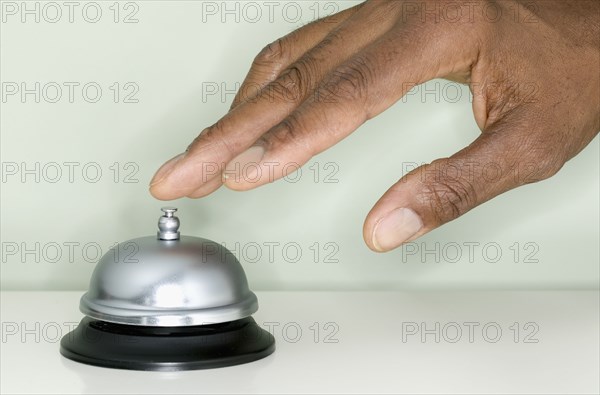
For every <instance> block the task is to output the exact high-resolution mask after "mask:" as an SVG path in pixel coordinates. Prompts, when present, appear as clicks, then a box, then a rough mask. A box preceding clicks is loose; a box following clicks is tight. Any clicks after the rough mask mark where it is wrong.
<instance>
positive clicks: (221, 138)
mask: <svg viewBox="0 0 600 395" xmlns="http://www.w3.org/2000/svg"><path fill="white" fill-rule="evenodd" d="M225 136H226V133H225V127H224V125H223V121H221V120H219V121H217V122H216V123H215V124H214V125H212V126H209V127H208V128H206V129H204V130H203V131H202V133H200V135H198V137H196V139H195V140H194V142H193V143H192V147H191V149H190V151H194V152H193V153H197V151H198V150H200V151H202V150H206V149H214V148H215V147H216V148H218V149H221V150H224V151H225V152H226V153H227V155H229V156H233V154H234V153H235V152H236V147H235V146H234V144H233V141H234V140H233V139H227V138H226V137H225Z"/></svg>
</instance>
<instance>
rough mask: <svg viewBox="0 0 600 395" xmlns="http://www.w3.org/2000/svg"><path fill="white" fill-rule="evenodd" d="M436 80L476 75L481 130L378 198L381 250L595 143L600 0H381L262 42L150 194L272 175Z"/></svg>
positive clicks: (373, 241)
mask: <svg viewBox="0 0 600 395" xmlns="http://www.w3.org/2000/svg"><path fill="white" fill-rule="evenodd" d="M433 78H446V79H448V80H452V81H457V82H461V83H465V84H468V85H469V87H470V89H471V92H472V93H473V113H474V116H475V120H476V122H477V125H478V126H479V128H480V129H481V135H480V136H479V137H478V138H477V139H476V140H475V141H473V142H472V143H471V144H470V145H469V146H467V147H465V148H464V149H462V150H461V151H459V152H457V153H456V154H454V155H452V156H451V157H449V158H442V159H438V160H435V161H433V162H432V163H430V164H428V165H425V166H422V167H420V168H418V169H416V170H414V171H412V172H410V173H409V174H407V175H405V176H404V177H402V179H400V180H399V181H398V182H397V183H396V184H395V185H392V187H391V188H390V189H389V190H388V191H387V192H386V193H385V194H384V195H383V196H382V197H381V199H380V200H379V201H378V202H377V203H376V204H375V206H374V207H373V209H372V210H371V212H370V213H369V214H368V216H367V219H366V221H365V224H364V229H363V234H364V239H365V241H366V243H367V245H368V246H369V248H371V249H373V250H375V251H389V250H392V249H394V248H396V247H398V246H400V245H401V244H403V243H405V242H407V241H411V240H414V239H416V238H417V237H420V236H422V235H423V234H425V233H427V232H429V231H431V230H433V229H435V228H437V227H438V226H440V225H443V224H445V223H446V222H449V221H452V220H453V219H455V218H457V217H459V216H461V215H463V214H464V213H466V212H467V211H469V210H470V209H472V208H474V207H476V206H477V205H479V204H481V203H483V202H485V201H487V200H489V199H492V198H493V197H495V196H497V195H499V194H501V193H503V192H506V191H508V190H510V189H512V188H515V187H518V186H520V185H524V184H527V183H532V182H537V181H540V180H543V179H546V178H548V177H551V176H552V175H554V174H555V173H556V172H557V171H558V170H559V169H560V168H561V167H562V166H563V165H564V164H565V162H566V161H568V160H569V159H571V158H572V157H574V156H575V155H577V154H578V153H579V152H580V151H581V150H582V149H583V148H584V147H585V146H586V145H587V144H589V143H590V141H591V140H592V139H593V138H594V137H595V135H596V134H597V133H598V131H599V129H600V1H598V0H591V1H586V0H562V1H552V0H537V1H525V0H524V1H516V0H515V1H513V0H500V1H491V0H490V1H487V0H486V1H484V0H481V1H471V2H465V1H451V0H448V1H427V2H426V1H403V0H392V1H375V0H372V1H367V2H365V3H362V4H360V5H358V6H355V7H353V8H350V9H347V10H344V11H342V12H340V13H338V14H335V15H332V16H329V17H327V18H324V19H321V20H318V21H315V22H313V23H311V24H309V25H306V26H304V27H302V28H300V29H298V30H296V31H294V32H292V33H290V34H289V35H287V36H285V37H283V38H280V39H278V40H277V41H275V42H273V43H272V44H269V45H268V46H266V47H265V48H264V49H263V50H262V51H261V52H260V53H259V54H258V56H257V57H256V59H255V60H254V62H253V64H252V67H251V69H250V72H249V73H248V76H247V77H246V79H245V80H244V83H243V84H242V86H241V88H240V91H239V92H238V94H237V96H236V98H235V99H234V102H233V105H232V107H231V110H230V111H229V113H227V114H226V115H225V116H224V117H223V118H221V119H220V120H219V121H218V122H217V123H216V124H214V125H212V126H210V127H208V128H207V129H205V130H204V131H202V133H200V135H199V136H198V137H197V138H196V139H195V140H194V141H193V142H192V144H191V145H190V146H189V148H188V149H187V150H186V152H185V153H183V154H181V155H179V156H177V157H175V158H173V159H171V160H170V161H168V162H167V163H165V164H164V165H163V166H162V167H161V168H160V169H159V170H158V172H157V173H156V175H155V176H154V178H153V180H152V182H151V186H150V192H151V193H152V195H153V196H155V197H156V198H158V199H161V200H170V199H176V198H180V197H184V196H187V197H190V198H199V197H202V196H205V195H208V194H210V193H212V192H213V191H215V190H216V189H218V188H219V187H220V186H221V185H222V184H223V183H224V184H225V185H226V186H227V187H229V188H231V189H234V190H239V191H243V190H248V189H252V188H256V187H258V186H260V185H263V184H266V183H268V182H272V181H274V180H276V179H279V178H281V177H284V176H286V171H290V168H291V169H292V170H294V167H293V166H290V164H293V163H297V164H300V165H303V164H305V163H306V162H307V161H309V160H310V159H311V157H313V156H314V155H317V154H318V153H320V152H322V151H324V150H326V149H327V148H329V147H331V146H332V145H334V144H336V143H337V142H338V141H340V140H341V139H343V138H344V137H346V136H348V135H349V134H350V133H352V132H353V131H354V130H356V129H357V128H358V127H359V126H361V125H362V124H363V123H364V122H366V121H368V120H369V119H371V118H373V117H375V116H377V115H378V114H380V113H381V112H383V111H385V110H386V109H387V108H389V107H390V106H391V105H393V104H394V103H395V102H396V101H398V100H399V99H400V98H401V97H402V96H403V95H404V94H406V93H407V92H408V91H409V90H410V89H411V88H413V87H414V86H416V85H418V84H421V83H424V82H426V81H428V80H431V79H433ZM432 116H435V115H434V114H432ZM399 121H400V120H399ZM490 169H491V170H490ZM490 171H491V172H492V173H493V176H490V174H489V172H490ZM486 172H488V173H486ZM356 182H357V184H358V183H360V180H356Z"/></svg>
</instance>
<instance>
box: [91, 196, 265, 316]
mask: <svg viewBox="0 0 600 395" xmlns="http://www.w3.org/2000/svg"><path fill="white" fill-rule="evenodd" d="M162 210H163V212H164V213H165V214H164V215H163V216H162V217H160V219H159V222H158V226H159V231H158V233H157V236H147V237H141V238H137V239H132V240H128V241H125V242H122V243H119V244H118V245H116V246H115V247H113V248H112V249H110V250H109V251H108V252H107V253H106V254H105V255H104V256H103V257H102V258H101V259H100V261H99V262H98V264H97V266H96V268H95V270H94V272H93V274H92V278H91V280H90V286H89V290H88V292H87V293H85V294H84V295H83V296H82V298H81V303H80V310H81V312H82V313H83V314H85V315H87V316H89V317H91V318H95V319H98V320H102V321H109V322H114V323H119V324H127V325H143V326H168V327H173V326H191V325H206V324H215V323H222V322H228V321H234V320H238V319H241V318H245V317H248V316H250V315H252V314H253V313H255V312H256V311H257V310H258V301H257V298H256V295H254V293H253V292H252V291H250V289H249V288H248V281H247V279H246V275H245V273H244V270H243V268H242V266H241V264H240V263H239V261H238V260H237V259H236V257H235V256H234V255H233V254H232V253H231V252H230V251H229V250H227V248H225V247H223V246H222V245H221V244H219V243H215V242H214V241H210V240H207V239H203V238H199V237H190V236H180V234H179V219H178V218H177V217H176V216H175V215H174V212H175V211H177V209H175V208H170V207H166V208H163V209H162Z"/></svg>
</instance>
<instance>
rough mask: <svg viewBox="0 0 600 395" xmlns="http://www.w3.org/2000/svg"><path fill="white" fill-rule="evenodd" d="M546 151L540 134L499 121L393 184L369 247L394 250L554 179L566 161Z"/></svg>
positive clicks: (369, 222)
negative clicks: (518, 189) (504, 196)
mask: <svg viewBox="0 0 600 395" xmlns="http://www.w3.org/2000/svg"><path fill="white" fill-rule="evenodd" d="M536 136H539V138H536ZM547 147H548V144H547V140H546V141H544V139H543V135H542V134H540V133H536V131H535V130H532V129H531V128H525V127H522V128H520V130H519V129H515V128H514V127H513V126H512V125H510V122H509V121H507V120H505V121H500V122H499V124H498V125H494V126H492V128H491V129H490V130H487V131H485V132H484V133H483V134H482V135H481V136H480V137H479V138H478V139H477V140H475V141H474V142H473V143H472V144H471V145H469V146H468V147H466V148H464V149H463V150H461V151H459V152H457V153H456V154H454V155H453V156H451V157H450V158H444V159H438V160H436V161H434V162H432V163H431V164H428V165H424V166H421V167H419V168H417V169H415V170H414V171H412V172H410V173H409V174H407V175H406V176H404V177H402V179H400V181H398V182H397V183H396V184H395V185H393V186H392V187H391V188H390V189H389V190H388V191H387V192H386V193H385V194H384V195H383V196H382V197H381V199H380V200H379V201H378V202H377V203H376V204H375V206H374V207H373V209H372V210H371V212H370V213H369V214H368V215H367V219H366V221H365V225H364V229H363V236H364V239H365V242H366V243H367V245H368V246H369V248H371V249H372V250H374V251H378V252H384V251H389V250H392V249H394V248H396V247H398V246H400V245H401V244H403V243H405V242H408V241H411V240H414V239H416V238H418V237H420V236H422V235H424V234H425V233H427V232H429V231H431V230H433V229H435V228H437V227H438V226H440V225H443V224H445V223H447V222H450V221H452V220H453V219H456V218H458V217H459V216H461V215H463V214H465V213H466V212H467V211H469V210H471V209H472V208H474V207H476V206H477V205H479V204H481V203H483V202H485V201H487V200H489V199H491V198H493V197H495V196H497V195H499V194H501V193H503V192H506V191H508V190H510V189H512V188H515V187H517V186H520V185H523V184H527V183H531V182H536V181H539V180H542V179H545V178H548V177H550V176H551V175H553V174H555V173H556V172H557V171H558V169H559V168H560V167H561V166H562V163H564V162H561V161H560V160H553V159H552V158H556V157H557V153H556V152H551V150H550V149H549V148H547Z"/></svg>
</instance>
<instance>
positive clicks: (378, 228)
mask: <svg viewBox="0 0 600 395" xmlns="http://www.w3.org/2000/svg"><path fill="white" fill-rule="evenodd" d="M422 227H423V221H421V217H419V215H418V214H417V213H415V212H414V211H413V210H411V209H409V208H397V209H395V210H393V211H391V212H390V213H388V214H387V215H386V216H385V217H383V218H382V219H381V220H379V222H378V223H377V224H376V225H375V229H374V230H373V246H374V247H375V249H376V250H377V251H389V250H392V249H394V248H396V247H398V246H399V245H401V244H402V243H404V242H405V241H406V240H408V239H410V238H411V237H413V236H414V235H415V234H416V233H417V232H418V231H420V230H421V228H422Z"/></svg>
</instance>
